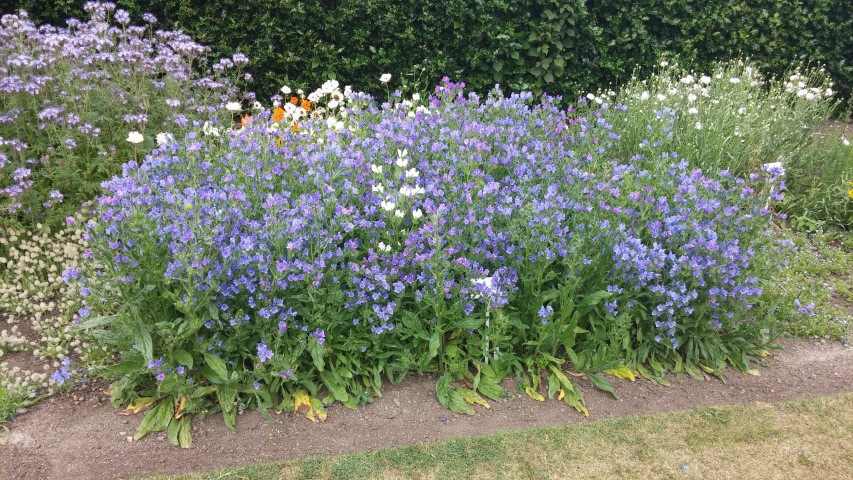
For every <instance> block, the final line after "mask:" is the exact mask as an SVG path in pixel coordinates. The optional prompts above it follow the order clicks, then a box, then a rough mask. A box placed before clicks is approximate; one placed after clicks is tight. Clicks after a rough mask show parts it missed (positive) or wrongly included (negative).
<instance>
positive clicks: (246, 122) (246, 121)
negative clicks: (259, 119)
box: [240, 115, 252, 127]
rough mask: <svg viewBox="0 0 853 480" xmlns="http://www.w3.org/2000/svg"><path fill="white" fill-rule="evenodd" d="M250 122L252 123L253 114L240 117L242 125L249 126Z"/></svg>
mask: <svg viewBox="0 0 853 480" xmlns="http://www.w3.org/2000/svg"><path fill="white" fill-rule="evenodd" d="M250 123H252V116H251V115H246V116H245V117H243V118H241V119H240V125H242V126H244V127H248V126H249V124H250Z"/></svg>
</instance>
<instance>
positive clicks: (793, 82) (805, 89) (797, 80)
mask: <svg viewBox="0 0 853 480" xmlns="http://www.w3.org/2000/svg"><path fill="white" fill-rule="evenodd" d="M808 80H809V79H808V78H806V77H805V76H804V75H803V74H801V73H794V74H793V75H791V76H790V77H788V80H786V81H785V85H784V88H785V91H786V92H788V93H793V94H795V95H796V96H797V98H805V99H806V100H808V101H810V102H811V101H814V100H821V99H824V98H832V96H833V95H835V92H834V91H833V90H832V87H833V84H832V83H831V82H830V83H827V84H826V85H824V86H821V87H814V86H809V85H808V83H807V82H808Z"/></svg>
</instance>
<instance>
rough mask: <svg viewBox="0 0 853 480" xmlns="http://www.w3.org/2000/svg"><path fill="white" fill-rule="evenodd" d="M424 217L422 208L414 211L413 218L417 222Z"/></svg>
mask: <svg viewBox="0 0 853 480" xmlns="http://www.w3.org/2000/svg"><path fill="white" fill-rule="evenodd" d="M423 216H424V212H422V211H421V209H420V208H416V209H414V210H412V218H414V219H415V220H417V219H419V218H421V217H423Z"/></svg>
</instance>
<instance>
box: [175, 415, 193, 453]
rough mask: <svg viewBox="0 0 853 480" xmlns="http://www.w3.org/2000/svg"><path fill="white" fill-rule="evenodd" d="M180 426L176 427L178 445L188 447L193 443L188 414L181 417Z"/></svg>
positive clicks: (190, 421)
mask: <svg viewBox="0 0 853 480" xmlns="http://www.w3.org/2000/svg"><path fill="white" fill-rule="evenodd" d="M180 422H181V426H180V428H179V429H178V445H180V446H181V448H190V445H192V444H193V434H192V419H191V418H190V417H189V416H184V417H181V419H180Z"/></svg>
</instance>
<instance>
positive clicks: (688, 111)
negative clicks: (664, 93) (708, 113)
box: [687, 107, 699, 115]
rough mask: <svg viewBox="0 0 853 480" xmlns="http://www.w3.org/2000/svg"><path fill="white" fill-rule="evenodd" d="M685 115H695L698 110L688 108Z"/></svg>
mask: <svg viewBox="0 0 853 480" xmlns="http://www.w3.org/2000/svg"><path fill="white" fill-rule="evenodd" d="M687 113H689V114H691V115H696V114H697V113H699V109H698V108H696V107H690V109H689V110H687Z"/></svg>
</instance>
